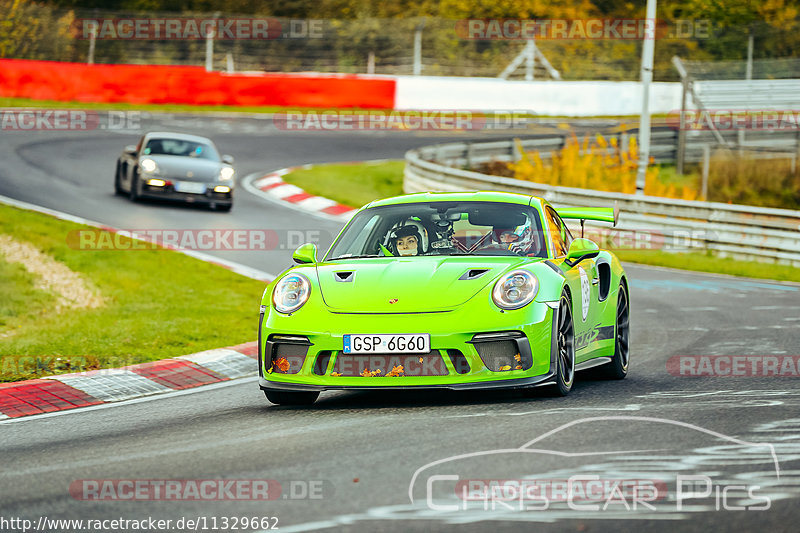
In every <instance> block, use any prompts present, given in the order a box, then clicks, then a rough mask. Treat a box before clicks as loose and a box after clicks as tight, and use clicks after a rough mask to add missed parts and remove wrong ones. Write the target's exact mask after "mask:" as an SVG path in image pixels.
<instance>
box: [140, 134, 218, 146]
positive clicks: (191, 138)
mask: <svg viewBox="0 0 800 533" xmlns="http://www.w3.org/2000/svg"><path fill="white" fill-rule="evenodd" d="M145 137H147V139H148V140H150V139H152V138H161V139H175V140H178V141H194V142H200V143H206V144H214V141H212V140H211V139H209V138H208V137H201V136H200V135H190V134H188V133H175V132H172V131H151V132H148V133H146V134H145Z"/></svg>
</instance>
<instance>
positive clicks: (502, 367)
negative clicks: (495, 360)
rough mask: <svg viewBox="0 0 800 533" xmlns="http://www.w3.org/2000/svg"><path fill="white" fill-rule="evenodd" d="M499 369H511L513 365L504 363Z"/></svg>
mask: <svg viewBox="0 0 800 533" xmlns="http://www.w3.org/2000/svg"><path fill="white" fill-rule="evenodd" d="M499 370H511V365H503V366H501V367H500V368H499Z"/></svg>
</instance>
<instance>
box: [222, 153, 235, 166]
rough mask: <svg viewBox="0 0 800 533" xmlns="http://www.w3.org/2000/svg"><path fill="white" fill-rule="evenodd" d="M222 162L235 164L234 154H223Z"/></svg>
mask: <svg viewBox="0 0 800 533" xmlns="http://www.w3.org/2000/svg"><path fill="white" fill-rule="evenodd" d="M222 162H223V163H225V164H227V165H233V156H232V155H228V154H225V155H223V156H222Z"/></svg>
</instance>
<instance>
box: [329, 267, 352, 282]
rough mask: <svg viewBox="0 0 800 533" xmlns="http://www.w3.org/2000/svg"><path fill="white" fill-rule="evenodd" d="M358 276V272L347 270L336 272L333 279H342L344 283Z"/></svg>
mask: <svg viewBox="0 0 800 533" xmlns="http://www.w3.org/2000/svg"><path fill="white" fill-rule="evenodd" d="M355 277H356V273H355V272H354V271H352V270H349V271H346V272H334V273H333V279H335V280H336V281H340V282H342V283H348V282H352V281H353V279H354V278H355Z"/></svg>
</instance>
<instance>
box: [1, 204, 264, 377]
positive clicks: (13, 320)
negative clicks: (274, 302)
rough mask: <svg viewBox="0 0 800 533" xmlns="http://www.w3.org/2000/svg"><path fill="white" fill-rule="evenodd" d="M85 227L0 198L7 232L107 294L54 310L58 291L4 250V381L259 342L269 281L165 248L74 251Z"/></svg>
mask: <svg viewBox="0 0 800 533" xmlns="http://www.w3.org/2000/svg"><path fill="white" fill-rule="evenodd" d="M80 229H86V227H85V226H82V225H80V224H75V223H72V222H67V221H62V220H58V219H56V218H52V217H50V216H47V215H43V214H40V213H35V212H31V211H25V210H22V209H17V208H14V207H9V206H3V205H0V233H3V234H8V235H11V236H13V237H14V238H15V239H17V240H21V241H26V242H28V243H31V244H33V245H34V246H36V247H37V248H38V249H40V250H41V251H43V252H45V253H47V254H49V255H50V256H51V257H52V258H54V259H56V260H58V261H61V262H62V263H64V264H65V265H67V266H68V267H69V268H70V269H72V270H73V271H76V272H79V273H81V274H82V275H83V277H84V278H85V279H89V280H91V281H92V282H93V283H94V285H95V286H96V287H97V288H98V289H99V291H100V292H101V294H102V296H103V298H104V299H105V306H103V307H101V308H98V309H85V310H80V309H78V310H75V309H72V310H69V311H65V312H61V313H56V312H55V311H54V309H53V304H54V302H55V296H53V295H50V294H47V293H45V292H43V291H42V290H40V289H37V288H36V286H35V278H34V277H33V276H32V275H31V274H29V273H28V272H27V270H25V269H24V268H23V267H22V266H21V265H19V264H17V263H8V262H6V261H5V260H4V257H3V256H2V254H0V294H2V298H0V363H2V364H0V381H16V380H19V379H27V378H32V377H37V376H41V375H47V374H54V373H63V372H74V371H80V370H87V369H94V368H114V367H119V366H123V365H129V364H135V363H141V362H145V361H154V360H158V359H163V358H166V357H172V356H178V355H184V354H188V353H193V352H198V351H202V350H207V349H211V348H219V347H223V346H231V345H235V344H239V343H243V342H248V341H252V340H254V339H255V337H256V327H255V320H256V311H255V309H256V306H257V304H258V301H259V298H260V296H261V293H262V291H263V290H264V283H263V282H260V281H256V280H252V279H249V278H246V277H244V276H240V275H238V274H235V273H233V272H230V271H229V270H226V269H224V268H222V267H218V266H215V265H211V264H209V263H204V262H202V261H199V260H196V259H193V258H191V257H188V256H186V255H184V254H181V253H177V252H172V251H168V250H164V249H146V250H128V251H120V250H79V249H74V248H72V247H70V246H69V245H68V243H67V236H68V234H69V232H70V231H72V230H80ZM120 239H121V242H122V243H125V242H127V239H126V238H124V237H120ZM59 357H60V358H61V359H60V360H57V358H59Z"/></svg>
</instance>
